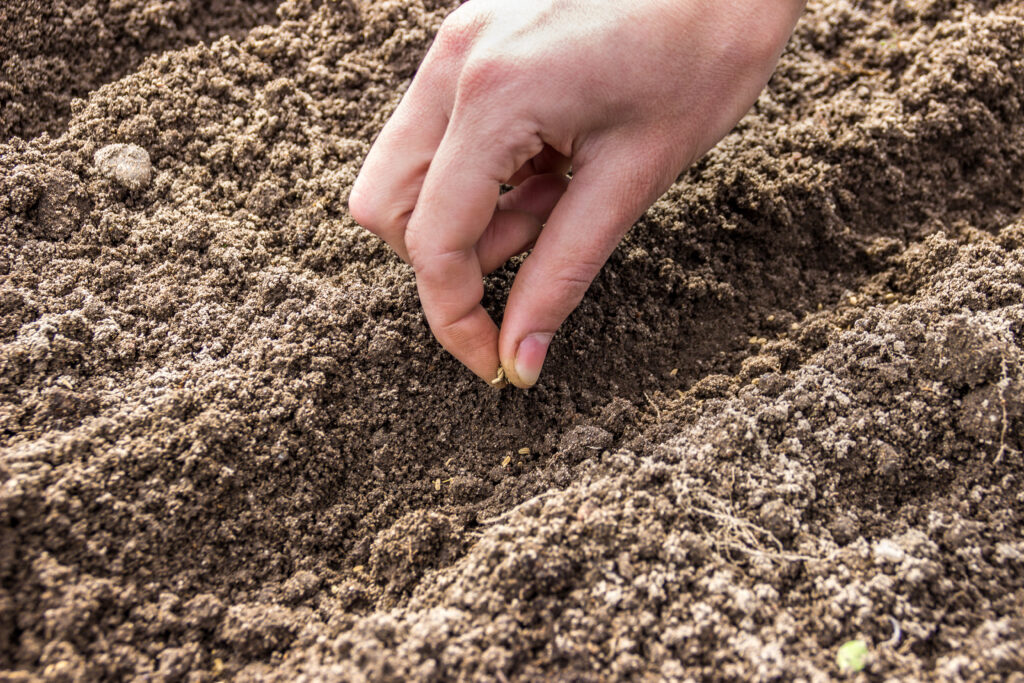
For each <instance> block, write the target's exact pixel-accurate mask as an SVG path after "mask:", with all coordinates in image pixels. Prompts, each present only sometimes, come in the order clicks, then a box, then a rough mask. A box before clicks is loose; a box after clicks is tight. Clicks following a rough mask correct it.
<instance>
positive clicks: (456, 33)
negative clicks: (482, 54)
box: [433, 5, 481, 56]
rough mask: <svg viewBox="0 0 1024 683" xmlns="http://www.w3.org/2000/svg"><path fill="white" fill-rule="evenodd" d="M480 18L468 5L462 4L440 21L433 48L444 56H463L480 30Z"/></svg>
mask: <svg viewBox="0 0 1024 683" xmlns="http://www.w3.org/2000/svg"><path fill="white" fill-rule="evenodd" d="M480 25H481V20H480V19H479V18H478V17H477V16H476V15H475V13H474V12H473V8H472V7H471V6H469V5H462V6H461V7H459V8H458V9H456V10H455V11H454V12H452V13H451V14H449V15H448V16H447V17H446V18H445V20H444V21H443V22H442V23H441V28H440V29H438V32H437V37H436V38H435V39H434V48H433V49H435V50H437V51H439V52H440V53H441V54H442V55H444V56H463V55H466V54H468V53H469V50H470V48H471V47H472V46H473V43H474V42H475V40H476V36H477V34H478V33H479V31H480Z"/></svg>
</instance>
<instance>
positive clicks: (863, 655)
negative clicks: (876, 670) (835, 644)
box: [836, 639, 868, 674]
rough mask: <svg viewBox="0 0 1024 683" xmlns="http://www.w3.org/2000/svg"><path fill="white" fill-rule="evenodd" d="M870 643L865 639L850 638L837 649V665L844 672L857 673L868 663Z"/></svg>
mask: <svg viewBox="0 0 1024 683" xmlns="http://www.w3.org/2000/svg"><path fill="white" fill-rule="evenodd" d="M867 659H868V644H867V643H865V642H864V641H863V640H860V639H857V640H848V641H846V642H845V643H843V644H842V645H840V646H839V650H837V651H836V666H838V667H839V671H841V672H842V673H844V674H845V673H857V672H858V671H862V670H863V669H864V666H865V665H866V664H867Z"/></svg>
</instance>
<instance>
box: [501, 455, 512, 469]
mask: <svg viewBox="0 0 1024 683" xmlns="http://www.w3.org/2000/svg"><path fill="white" fill-rule="evenodd" d="M510 462H512V456H511V455H506V456H505V459H504V460H502V461H501V466H502V467H508V464H509V463H510Z"/></svg>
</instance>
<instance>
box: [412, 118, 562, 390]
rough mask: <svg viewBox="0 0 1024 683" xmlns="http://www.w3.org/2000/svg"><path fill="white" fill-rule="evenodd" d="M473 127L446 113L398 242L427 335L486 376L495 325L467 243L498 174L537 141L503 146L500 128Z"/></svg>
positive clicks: (488, 207)
mask: <svg viewBox="0 0 1024 683" xmlns="http://www.w3.org/2000/svg"><path fill="white" fill-rule="evenodd" d="M478 123H479V120H475V121H474V124H478ZM480 130H481V129H480V127H479V126H477V125H470V126H469V127H468V128H467V127H466V126H464V125H463V124H462V122H461V121H459V120H458V118H457V116H455V115H453V119H452V123H451V124H450V125H449V127H448V130H447V132H446V133H445V136H444V138H443V139H442V141H441V144H440V146H439V147H438V149H437V153H436V154H435V156H434V159H433V161H432V162H431V164H430V169H429V171H428V172H427V176H426V178H425V179H424V181H423V187H422V189H421V191H420V196H419V200H418V201H417V203H416V208H415V209H414V210H413V213H412V216H411V217H410V219H409V225H408V228H407V230H406V233H405V246H406V249H407V251H408V254H409V258H410V261H411V263H412V266H413V269H414V270H415V272H416V287H417V290H418V291H419V295H420V302H421V304H422V305H423V312H424V313H425V314H426V317H427V322H428V323H429V324H430V329H431V331H432V332H433V333H434V336H435V337H437V340H438V341H439V342H440V343H441V345H442V346H443V347H444V348H445V349H446V350H447V351H448V352H449V353H451V354H452V355H453V356H455V357H456V358H457V359H458V360H459V361H461V362H462V363H463V364H464V365H465V366H466V367H468V368H469V369H470V370H472V371H473V372H474V373H476V375H478V376H479V377H481V378H482V379H484V380H488V381H489V380H492V379H494V378H495V376H496V375H497V372H498V368H499V366H500V362H499V360H498V327H497V325H495V324H494V321H493V320H491V317H490V316H489V315H488V314H487V311H485V310H484V308H483V306H481V305H480V300H481V299H482V298H483V294H484V287H483V272H482V270H481V267H480V260H479V258H478V256H477V252H476V249H475V246H476V244H477V242H478V241H479V240H480V237H481V235H482V234H483V232H484V230H485V229H486V228H487V225H488V223H489V222H490V220H491V217H492V216H493V215H494V211H495V208H496V206H497V202H498V195H499V191H500V184H501V182H502V181H504V180H505V179H506V178H507V176H508V175H510V174H511V173H513V172H514V171H515V169H516V168H518V167H519V166H520V165H521V164H522V163H523V162H524V161H525V160H526V159H529V158H530V157H531V156H533V155H534V154H536V153H537V151H538V150H539V149H540V148H541V147H542V145H543V143H542V142H541V141H540V139H539V137H538V138H536V140H529V141H526V140H523V138H522V137H520V143H519V144H517V145H512V146H509V145H508V144H507V143H504V142H499V141H500V140H502V137H503V136H497V135H492V136H486V137H482V136H480V135H479V134H478V131H480ZM506 135H507V133H506ZM505 139H506V140H507V139H508V138H505ZM481 140H484V141H485V142H482V141H481ZM517 161H518V163H516V162H517Z"/></svg>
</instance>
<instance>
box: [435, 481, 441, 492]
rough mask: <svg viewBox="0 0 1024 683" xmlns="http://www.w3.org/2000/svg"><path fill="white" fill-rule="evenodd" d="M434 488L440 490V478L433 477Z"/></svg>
mask: <svg viewBox="0 0 1024 683" xmlns="http://www.w3.org/2000/svg"><path fill="white" fill-rule="evenodd" d="M434 490H435V491H440V490H441V480H440V479H435V480H434Z"/></svg>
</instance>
